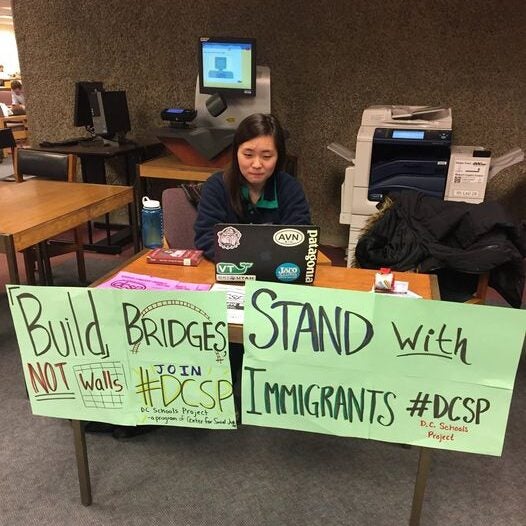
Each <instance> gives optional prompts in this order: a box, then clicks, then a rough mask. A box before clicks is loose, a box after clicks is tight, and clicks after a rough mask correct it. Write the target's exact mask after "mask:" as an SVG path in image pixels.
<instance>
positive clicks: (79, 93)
mask: <svg viewBox="0 0 526 526" xmlns="http://www.w3.org/2000/svg"><path fill="white" fill-rule="evenodd" d="M94 91H104V86H103V85H102V82H91V81H89V82H87V81H79V82H76V83H75V110H74V115H73V126H77V127H92V126H93V119H92V117H91V107H90V102H89V94H90V93H93V92H94Z"/></svg>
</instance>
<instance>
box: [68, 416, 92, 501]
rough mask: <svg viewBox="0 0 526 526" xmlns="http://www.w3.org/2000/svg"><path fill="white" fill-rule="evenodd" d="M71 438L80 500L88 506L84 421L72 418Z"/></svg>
mask: <svg viewBox="0 0 526 526" xmlns="http://www.w3.org/2000/svg"><path fill="white" fill-rule="evenodd" d="M71 427H72V428H73V438H74V445H75V456H76V457H77V471H78V477H79V486H80V501H81V502H82V504H83V505H84V506H89V505H90V504H91V502H92V498H91V482H90V478H89V464H88V452H87V449H86V433H85V432H84V422H82V421H80V420H72V421H71Z"/></svg>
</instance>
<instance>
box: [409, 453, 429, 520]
mask: <svg viewBox="0 0 526 526" xmlns="http://www.w3.org/2000/svg"><path fill="white" fill-rule="evenodd" d="M430 467H431V449H430V448H427V447H421V448H420V458H419V459H418V470H417V472H416V480H415V492H414V494H413V504H412V506H411V518H410V519H409V526H418V525H419V524H420V517H421V515H422V505H423V503H424V493H425V491H426V484H427V477H428V475H429V469H430Z"/></svg>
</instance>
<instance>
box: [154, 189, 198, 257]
mask: <svg viewBox="0 0 526 526" xmlns="http://www.w3.org/2000/svg"><path fill="white" fill-rule="evenodd" d="M162 206H163V224H164V237H165V240H166V243H167V244H168V247H170V248H195V245H194V223H195V219H196V217H197V209H196V208H195V206H194V205H192V204H191V203H190V201H189V200H188V198H187V197H186V193H185V191H184V190H183V189H182V188H168V189H166V190H164V192H163V194H162Z"/></svg>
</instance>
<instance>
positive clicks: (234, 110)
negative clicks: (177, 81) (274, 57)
mask: <svg viewBox="0 0 526 526" xmlns="http://www.w3.org/2000/svg"><path fill="white" fill-rule="evenodd" d="M223 96H224V95H223ZM209 98H210V95H205V94H202V93H199V77H197V80H196V85H195V109H196V110H197V117H196V118H195V120H194V121H192V124H193V125H194V127H196V128H197V127H204V128H214V129H218V128H219V129H227V130H235V129H236V128H237V127H238V125H239V123H240V122H241V121H242V120H243V119H244V118H245V117H248V116H249V115H252V114H253V113H270V68H269V67H267V66H257V67H256V96H255V97H242V96H241V97H240V96H228V95H227V96H224V98H225V100H226V103H227V109H226V110H225V111H224V112H223V113H221V114H220V115H219V116H218V117H212V115H211V114H210V112H209V111H208V109H207V107H206V101H207V100H208V99H209Z"/></svg>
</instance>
